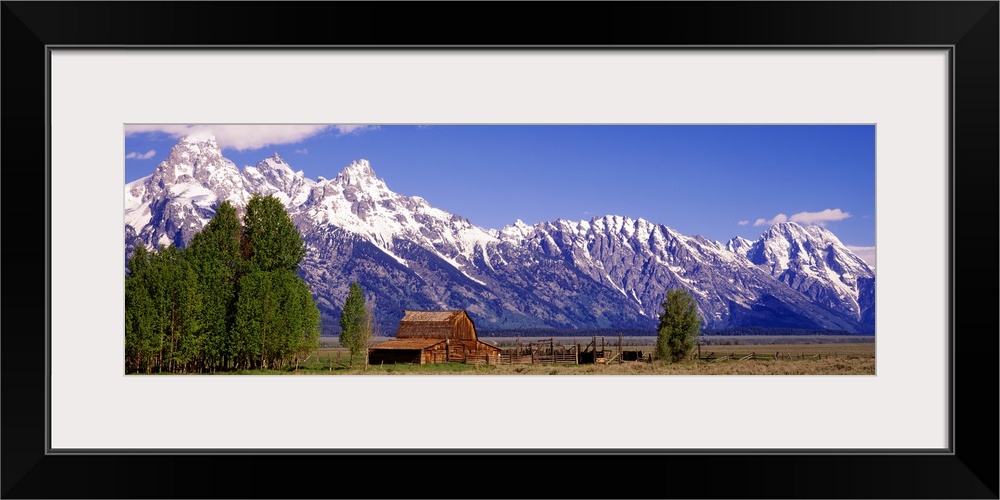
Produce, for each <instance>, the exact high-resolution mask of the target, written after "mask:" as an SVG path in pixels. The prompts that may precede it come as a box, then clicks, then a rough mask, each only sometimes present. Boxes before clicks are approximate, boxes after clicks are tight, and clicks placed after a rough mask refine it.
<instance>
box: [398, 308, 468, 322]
mask: <svg viewBox="0 0 1000 500" xmlns="http://www.w3.org/2000/svg"><path fill="white" fill-rule="evenodd" d="M464 312H465V311H403V313H404V314H403V319H402V321H407V322H411V321H412V322H421V323H423V322H431V323H441V322H447V323H451V322H452V321H455V318H457V317H458V316H459V315H460V314H462V313H464Z"/></svg>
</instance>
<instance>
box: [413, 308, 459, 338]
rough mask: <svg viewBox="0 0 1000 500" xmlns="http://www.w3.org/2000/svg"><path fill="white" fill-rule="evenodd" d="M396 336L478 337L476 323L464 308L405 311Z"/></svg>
mask: <svg viewBox="0 0 1000 500" xmlns="http://www.w3.org/2000/svg"><path fill="white" fill-rule="evenodd" d="M396 338H437V339H446V338H467V339H473V340H475V338H476V325H475V324H474V323H473V322H472V318H470V317H469V315H468V314H467V313H466V312H465V311H463V310H454V311H404V314H403V319H402V320H400V322H399V329H398V330H396Z"/></svg>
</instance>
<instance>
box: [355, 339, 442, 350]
mask: <svg viewBox="0 0 1000 500" xmlns="http://www.w3.org/2000/svg"><path fill="white" fill-rule="evenodd" d="M444 341H445V340H444V339H392V340H387V341H385V342H382V343H381V344H378V345H376V346H375V347H372V349H400V350H418V349H426V348H428V347H430V346H432V345H436V344H440V343H442V342H444Z"/></svg>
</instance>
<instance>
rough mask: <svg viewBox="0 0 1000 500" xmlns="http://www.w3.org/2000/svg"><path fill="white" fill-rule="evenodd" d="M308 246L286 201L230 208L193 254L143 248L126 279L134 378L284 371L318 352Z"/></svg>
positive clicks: (220, 212) (200, 236) (193, 246)
mask: <svg viewBox="0 0 1000 500" xmlns="http://www.w3.org/2000/svg"><path fill="white" fill-rule="evenodd" d="M305 251H306V250H305V244H304V242H303V240H302V237H301V235H300V234H299V232H298V229H297V228H296V227H295V225H294V224H293V223H292V221H291V218H290V217H289V216H288V213H287V212H286V211H285V208H284V205H282V203H281V201H280V200H278V199H277V198H275V197H273V196H268V197H262V196H260V195H256V194H255V195H254V196H253V197H251V199H250V200H249V202H248V203H247V206H246V211H245V214H244V216H243V219H242V221H241V220H240V218H239V216H238V214H237V212H236V209H235V208H234V207H233V205H232V204H230V203H229V202H228V201H225V202H223V203H221V204H219V206H218V207H217V208H216V212H215V215H214V216H213V217H212V220H211V221H209V222H208V224H207V225H206V226H205V228H204V229H202V231H200V232H199V233H197V234H195V235H194V237H193V238H192V239H191V241H190V243H189V244H188V245H187V247H186V248H179V247H177V246H173V245H171V246H166V247H164V246H161V247H160V248H159V249H158V251H155V252H153V251H149V250H147V249H146V248H145V247H143V246H141V245H140V246H138V247H136V249H135V253H134V254H133V255H132V257H131V259H129V263H128V272H127V274H126V277H125V371H126V373H160V372H172V373H208V372H216V371H229V370H245V369H282V368H284V367H286V366H291V364H293V363H294V364H296V365H297V363H298V361H299V359H301V358H302V357H304V356H307V355H308V353H310V352H312V351H313V350H315V349H316V348H317V347H318V346H319V335H320V314H319V309H318V308H317V306H316V303H315V301H314V300H313V297H312V292H311V291H310V289H309V285H308V284H307V283H306V282H305V281H304V280H302V278H300V277H299V275H298V266H299V263H300V262H301V261H302V258H303V257H304V256H305Z"/></svg>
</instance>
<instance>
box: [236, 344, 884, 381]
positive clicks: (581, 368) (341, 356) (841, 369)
mask: <svg viewBox="0 0 1000 500" xmlns="http://www.w3.org/2000/svg"><path fill="white" fill-rule="evenodd" d="M635 349H636V348H634V347H633V348H630V350H635ZM649 349H651V348H649ZM751 353H753V354H754V356H755V359H746V360H743V361H740V360H739V359H740V358H743V357H746V356H748V355H750V354H751ZM701 354H702V357H709V356H712V357H713V358H714V359H689V360H684V361H681V362H678V363H663V362H659V361H654V362H652V363H647V362H626V363H622V364H618V363H614V362H613V363H611V364H608V365H604V364H582V365H571V364H556V365H553V364H544V365H542V364H536V365H500V366H496V365H482V364H478V365H477V364H464V363H439V364H433V365H408V364H399V365H384V366H374V365H373V366H368V367H365V366H364V360H363V359H361V358H355V360H354V366H353V367H352V366H351V365H350V352H349V351H348V350H347V349H345V348H340V347H321V348H320V349H318V350H316V351H315V352H313V353H312V354H311V355H310V356H309V358H308V359H306V360H305V361H301V362H300V363H299V368H298V370H297V371H294V370H284V371H279V370H252V371H245V372H237V373H238V374H259V375H276V374H298V375H874V374H875V344H874V343H870V342H869V343H856V344H850V343H839V344H769V345H712V346H702V348H701ZM775 354H778V357H777V358H776V357H775ZM727 356H728V357H729V359H720V358H723V357H727Z"/></svg>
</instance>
